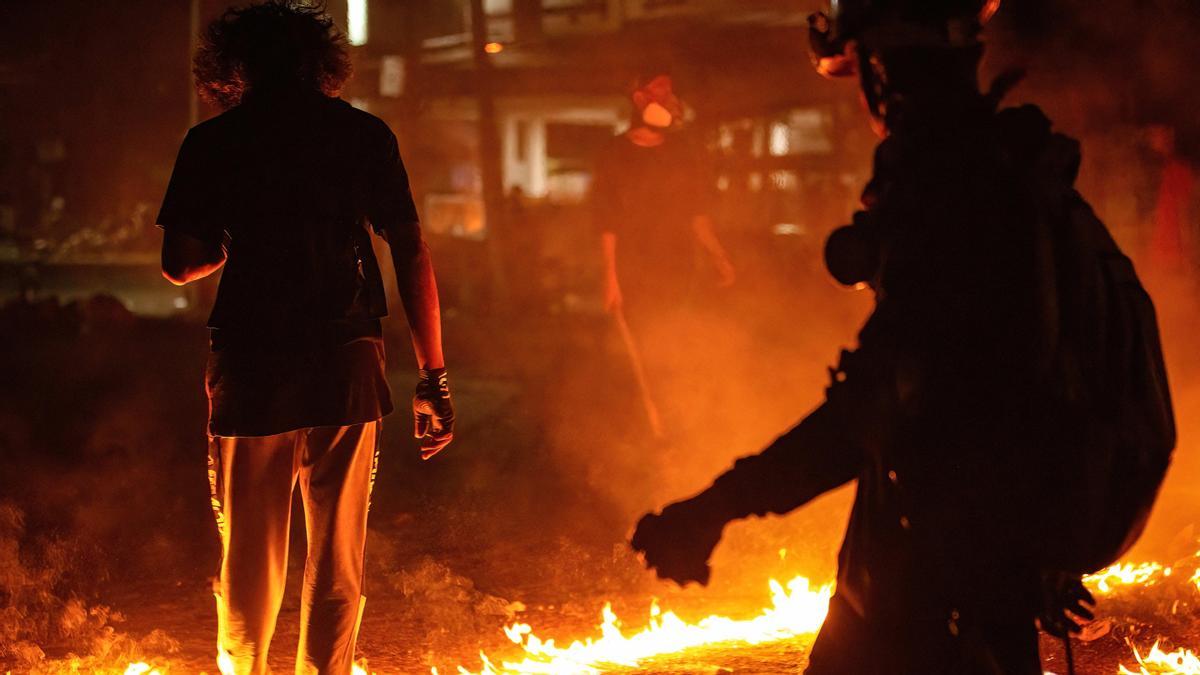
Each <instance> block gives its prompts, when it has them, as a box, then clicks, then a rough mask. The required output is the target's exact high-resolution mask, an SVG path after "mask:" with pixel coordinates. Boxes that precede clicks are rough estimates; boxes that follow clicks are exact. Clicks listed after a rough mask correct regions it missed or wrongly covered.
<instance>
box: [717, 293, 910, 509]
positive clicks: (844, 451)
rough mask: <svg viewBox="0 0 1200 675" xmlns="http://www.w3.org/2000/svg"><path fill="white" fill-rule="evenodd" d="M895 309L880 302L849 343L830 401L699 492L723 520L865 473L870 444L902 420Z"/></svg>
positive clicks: (787, 503) (792, 504)
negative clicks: (891, 330)
mask: <svg viewBox="0 0 1200 675" xmlns="http://www.w3.org/2000/svg"><path fill="white" fill-rule="evenodd" d="M887 315H888V311H887V310H884V311H881V310H880V308H877V309H876V311H875V313H874V314H873V315H872V317H871V318H870V319H869V320H868V321H867V324H866V325H865V326H864V327H863V330H862V331H861V332H860V333H859V348H858V349H857V350H855V351H852V352H850V351H843V352H842V354H841V359H840V361H839V363H838V366H837V368H836V369H830V375H831V377H832V381H831V383H830V385H829V388H828V389H827V390H826V397H825V402H824V403H822V404H821V405H820V406H819V407H818V408H817V409H816V410H814V411H813V412H811V413H809V414H808V416H806V417H805V418H804V419H803V420H801V421H800V423H799V424H797V425H796V426H795V427H793V428H792V429H791V430H790V431H788V432H787V433H785V434H783V435H782V436H780V437H779V438H777V439H775V441H774V442H773V443H771V445H769V446H768V447H767V448H766V449H765V450H763V451H762V452H761V453H759V454H757V455H752V456H749V457H743V458H742V459H739V460H738V461H737V462H735V463H734V465H733V468H731V469H730V470H729V471H727V472H725V473H724V474H723V475H721V476H720V477H718V478H717V479H716V480H715V481H714V482H713V484H712V486H710V487H709V488H708V489H707V490H705V491H704V492H703V493H701V494H700V495H698V496H697V497H695V498H694V499H696V501H697V502H699V504H698V505H699V506H701V507H702V508H703V509H704V510H706V511H708V512H709V513H710V514H711V516H712V517H713V518H714V519H716V520H720V521H723V522H728V521H730V520H737V519H739V518H746V517H748V516H751V515H758V516H761V515H765V514H767V513H775V514H784V513H788V512H789V511H792V510H794V509H797V508H799V507H801V506H803V505H805V504H807V503H808V502H810V501H812V500H813V499H815V498H817V497H819V496H820V495H822V494H824V493H825V492H828V491H830V490H832V489H834V488H837V487H840V486H842V485H845V484H846V483H848V482H850V481H852V480H854V479H855V478H857V477H858V476H859V475H860V474H861V472H862V469H863V467H864V465H865V464H866V462H867V461H868V454H869V453H868V448H873V447H876V446H880V447H882V446H881V443H884V442H885V440H884V439H886V437H887V435H888V434H887V430H888V429H889V428H890V426H891V425H892V423H893V422H894V420H895V417H894V416H895V414H896V409H897V407H896V406H897V396H896V385H895V382H894V377H893V373H892V370H893V368H892V361H893V359H892V353H891V351H892V350H891V348H890V347H889V344H890V341H889V340H887V339H885V335H886V332H885V331H883V330H882V328H883V326H884V324H886V323H887V319H886V316H887Z"/></svg>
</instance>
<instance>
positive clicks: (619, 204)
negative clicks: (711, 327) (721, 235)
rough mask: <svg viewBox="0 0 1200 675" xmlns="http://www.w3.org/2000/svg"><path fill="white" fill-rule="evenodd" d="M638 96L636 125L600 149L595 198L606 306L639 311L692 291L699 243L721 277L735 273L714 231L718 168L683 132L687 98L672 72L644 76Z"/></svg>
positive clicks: (672, 302) (725, 280) (727, 279)
mask: <svg viewBox="0 0 1200 675" xmlns="http://www.w3.org/2000/svg"><path fill="white" fill-rule="evenodd" d="M632 98H633V111H634V117H633V125H632V126H631V127H630V129H629V130H628V131H626V132H625V133H623V134H621V135H619V136H617V137H615V138H614V139H613V140H612V141H611V142H609V144H608V145H607V146H606V147H605V148H604V150H603V151H602V152H601V154H600V157H599V159H598V160H597V162H596V170H595V178H594V181H593V187H592V194H591V204H592V210H593V221H594V222H595V224H596V227H597V228H598V229H599V230H600V232H601V239H602V245H603V248H602V254H603V260H604V306H605V309H607V310H609V311H614V310H616V309H619V308H624V309H625V310H626V311H629V312H630V313H631V314H638V313H640V312H641V311H643V310H645V311H649V312H653V311H654V308H661V307H675V306H678V305H679V304H681V303H683V302H685V301H686V300H687V299H688V296H689V294H690V292H691V291H692V290H693V287H694V285H695V282H696V251H697V249H700V250H702V251H703V252H704V253H705V254H706V255H707V257H708V260H709V261H710V262H711V263H712V266H713V268H714V269H715V270H716V273H717V279H718V282H719V283H720V284H721V285H725V286H728V285H731V284H733V283H734V281H735V279H736V274H735V272H734V268H733V265H732V264H731V263H730V262H729V256H728V255H727V254H726V252H725V249H724V247H723V246H722V245H721V242H720V240H719V239H718V238H717V236H716V234H715V232H714V231H713V223H712V218H711V211H712V208H713V192H714V187H713V185H712V183H711V178H712V176H711V175H710V174H709V173H708V172H706V171H704V170H703V169H704V167H705V166H706V165H707V162H705V161H704V156H703V154H702V150H701V148H699V147H697V146H696V144H694V143H693V142H692V141H691V139H689V138H687V137H686V136H684V135H683V134H682V131H681V130H682V128H683V121H684V120H683V115H684V109H683V103H682V102H681V101H680V100H679V97H678V96H676V95H675V91H674V86H673V84H672V81H671V78H670V77H669V76H667V75H656V76H654V77H650V78H646V79H644V80H641V81H639V82H638V83H637V85H636V88H635V89H634V91H633V95H632Z"/></svg>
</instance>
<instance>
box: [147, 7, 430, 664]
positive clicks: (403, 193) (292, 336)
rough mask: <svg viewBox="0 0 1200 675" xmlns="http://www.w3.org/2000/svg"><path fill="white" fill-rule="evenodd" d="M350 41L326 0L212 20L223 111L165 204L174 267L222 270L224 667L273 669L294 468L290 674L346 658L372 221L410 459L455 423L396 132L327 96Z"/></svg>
mask: <svg viewBox="0 0 1200 675" xmlns="http://www.w3.org/2000/svg"><path fill="white" fill-rule="evenodd" d="M345 44H346V42H345V38H344V37H343V36H342V35H341V34H340V33H339V32H338V31H337V29H336V28H334V26H333V22H332V21H331V20H330V19H329V18H328V17H327V16H326V15H325V14H324V13H323V11H322V10H321V9H320V8H314V7H310V6H307V5H302V4H299V3H296V2H291V1H285V0H272V1H269V2H264V3H260V4H255V5H251V6H248V7H244V8H238V9H230V10H229V11H227V12H225V14H224V15H223V16H221V17H220V18H219V19H217V20H216V21H214V22H213V23H212V24H211V25H210V26H209V27H208V28H207V30H206V31H205V33H204V35H203V39H202V42H201V45H200V47H199V49H198V51H197V53H196V55H195V68H194V72H195V75H196V84H197V87H198V88H199V90H200V92H201V93H202V95H204V96H205V97H206V98H207V99H209V100H211V101H213V102H214V103H216V104H217V105H219V106H221V107H222V108H224V112H223V113H222V114H220V115H218V116H216V117H214V118H213V119H210V120H208V121H206V122H203V123H201V124H199V125H197V126H196V127H194V128H193V129H191V130H190V131H189V132H188V134H187V137H186V138H185V139H184V141H183V145H182V147H181V148H180V150H179V156H178V158H177V160H176V164H175V170H174V173H173V174H172V177H171V181H170V184H169V185H168V187H167V192H166V195H165V197H164V198H163V205H162V210H161V212H160V213H159V216H158V223H159V225H160V226H161V227H162V228H163V230H164V237H163V249H162V268H163V275H164V276H165V277H166V278H167V279H169V280H170V281H172V282H174V283H176V284H186V283H190V282H193V281H196V280H198V279H201V278H204V277H207V276H209V275H210V274H213V273H214V272H216V271H218V270H223V274H222V278H221V281H220V286H219V289H218V291H217V298H216V301H215V304H214V306H213V310H212V314H211V316H210V318H209V322H208V326H209V328H210V331H211V350H210V353H209V357H208V367H207V373H206V388H207V392H208V397H209V420H208V434H209V439H210V443H209V471H208V473H209V482H210V486H211V488H212V505H213V510H214V513H215V515H216V520H217V526H218V531H219V533H220V537H221V544H222V558H221V567H220V574H219V578H218V580H217V583H216V588H215V589H214V590H215V592H216V596H217V614H218V654H219V665H220V668H221V671H222V672H223V673H237V674H239V675H241V674H244V673H265V672H267V670H268V669H267V652H268V648H269V645H270V641H271V637H272V634H273V633H274V630H275V622H276V618H277V615H278V612H279V607H280V602H281V599H282V596H283V591H284V579H285V574H286V571H287V557H288V556H287V551H288V533H289V530H290V527H289V518H290V514H291V502H292V495H293V492H294V490H295V486H296V484H297V483H299V485H300V494H301V499H302V501H303V504H304V516H305V526H306V531H307V533H308V537H307V538H308V551H307V559H306V561H305V568H304V585H303V591H302V600H301V603H302V604H301V613H300V621H301V627H300V643H299V648H298V654H297V660H296V672H298V673H330V674H344V675H349V673H350V672H351V670H352V667H353V660H354V649H355V641H356V638H357V633H358V626H359V622H360V620H361V616H362V608H363V598H362V590H363V556H364V548H365V543H366V532H367V509H368V503H369V500H370V493H371V488H372V483H373V482H374V476H375V471H376V462H377V452H378V447H379V433H380V426H381V424H380V423H381V419H382V418H383V417H384V416H385V415H387V414H388V413H390V412H391V411H392V400H391V394H390V392H389V389H388V384H387V380H386V379H385V376H384V373H385V359H384V343H383V336H382V327H381V322H380V319H381V317H383V316H384V315H385V314H386V313H387V307H386V302H385V297H384V287H383V280H382V274H381V272H380V268H379V264H378V262H377V260H376V258H375V255H374V253H373V250H372V245H371V244H372V242H371V231H372V230H373V231H374V232H375V233H376V234H378V235H379V236H381V237H383V238H384V239H385V240H386V241H387V243H388V244H389V245H390V248H391V255H392V261H393V264H394V267H395V273H396V277H397V280H398V286H399V290H400V295H401V298H402V300H403V304H404V309H405V311H406V313H407V316H408V320H409V326H410V328H411V333H412V338H413V346H414V351H415V354H416V358H417V362H418V367H419V375H418V383H417V388H416V395H415V397H414V398H413V413H414V418H415V434H416V436H417V437H418V438H420V439H422V442H421V456H422V458H423V459H429V458H430V457H432V456H433V455H435V454H436V453H437V452H439V451H440V450H442V449H443V448H444V447H446V445H447V444H448V443H449V442H450V440H451V438H452V436H453V428H454V411H453V407H452V405H451V401H450V389H449V385H448V383H447V379H446V370H445V363H444V359H443V356H442V344H441V325H440V324H441V319H440V310H439V304H438V296H437V283H436V280H435V277H434V271H433V265H432V263H431V260H430V256H429V250H428V248H427V247H426V245H425V243H424V241H423V240H422V237H421V230H420V226H419V219H418V216H417V210H416V207H415V205H414V203H413V198H412V194H411V191H410V189H409V184H408V175H407V173H406V172H405V168H404V163H403V162H402V161H401V158H400V154H399V150H398V148H397V142H396V137H395V135H394V134H393V133H392V132H391V130H390V129H389V128H388V126H387V125H386V124H385V123H384V122H383V121H381V120H379V119H378V118H376V117H374V116H372V115H369V114H367V113H365V112H362V111H360V110H356V109H355V108H353V107H351V106H350V105H348V104H347V103H346V102H344V101H342V100H341V99H339V98H337V94H338V91H339V90H340V89H341V87H342V85H343V83H344V82H345V81H346V79H347V78H348V77H349V75H350V70H351V68H350V60H349V56H348V55H347V52H346V48H345Z"/></svg>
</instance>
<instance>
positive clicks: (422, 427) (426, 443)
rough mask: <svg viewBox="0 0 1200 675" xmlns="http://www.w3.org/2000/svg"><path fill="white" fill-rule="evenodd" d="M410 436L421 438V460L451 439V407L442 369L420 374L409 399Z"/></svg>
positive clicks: (431, 455)
mask: <svg viewBox="0 0 1200 675" xmlns="http://www.w3.org/2000/svg"><path fill="white" fill-rule="evenodd" d="M413 420H414V421H415V428H414V431H413V435H414V436H416V437H417V438H419V439H421V459H429V458H430V457H433V456H434V455H436V454H438V453H439V452H441V450H442V448H445V447H446V446H447V445H449V444H450V441H451V440H453V439H454V404H453V403H451V402H450V383H449V381H448V380H447V379H446V369H445V368H435V369H433V370H422V371H420V379H419V380H418V381H417V393H416V394H415V395H414V396H413Z"/></svg>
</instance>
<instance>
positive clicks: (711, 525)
mask: <svg viewBox="0 0 1200 675" xmlns="http://www.w3.org/2000/svg"><path fill="white" fill-rule="evenodd" d="M724 529H725V521H724V520H721V519H719V518H716V517H714V516H713V515H712V514H711V513H709V512H708V509H706V508H704V507H702V506H701V504H700V502H699V501H697V500H695V499H691V500H688V501H683V502H677V503H675V504H671V505H670V506H668V507H667V508H665V509H663V512H662V513H661V514H658V513H648V514H646V515H645V516H642V519H641V520H640V521H638V524H637V528H636V529H635V530H634V533H633V538H632V539H631V541H630V544H631V545H632V546H633V550H635V551H637V552H639V553H641V554H642V556H643V559H644V560H645V562H646V567H648V568H651V569H653V570H655V573H656V574H658V577H659V578H660V579H670V580H672V581H674V582H675V583H677V584H679V585H681V586H682V585H685V584H687V583H689V582H692V581H695V582H697V583H699V584H700V585H701V586H706V585H708V578H709V574H710V572H711V570H710V569H709V566H708V559H709V557H711V556H712V551H713V549H714V548H716V546H717V542H719V541H720V540H721V531H722V530H724Z"/></svg>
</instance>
